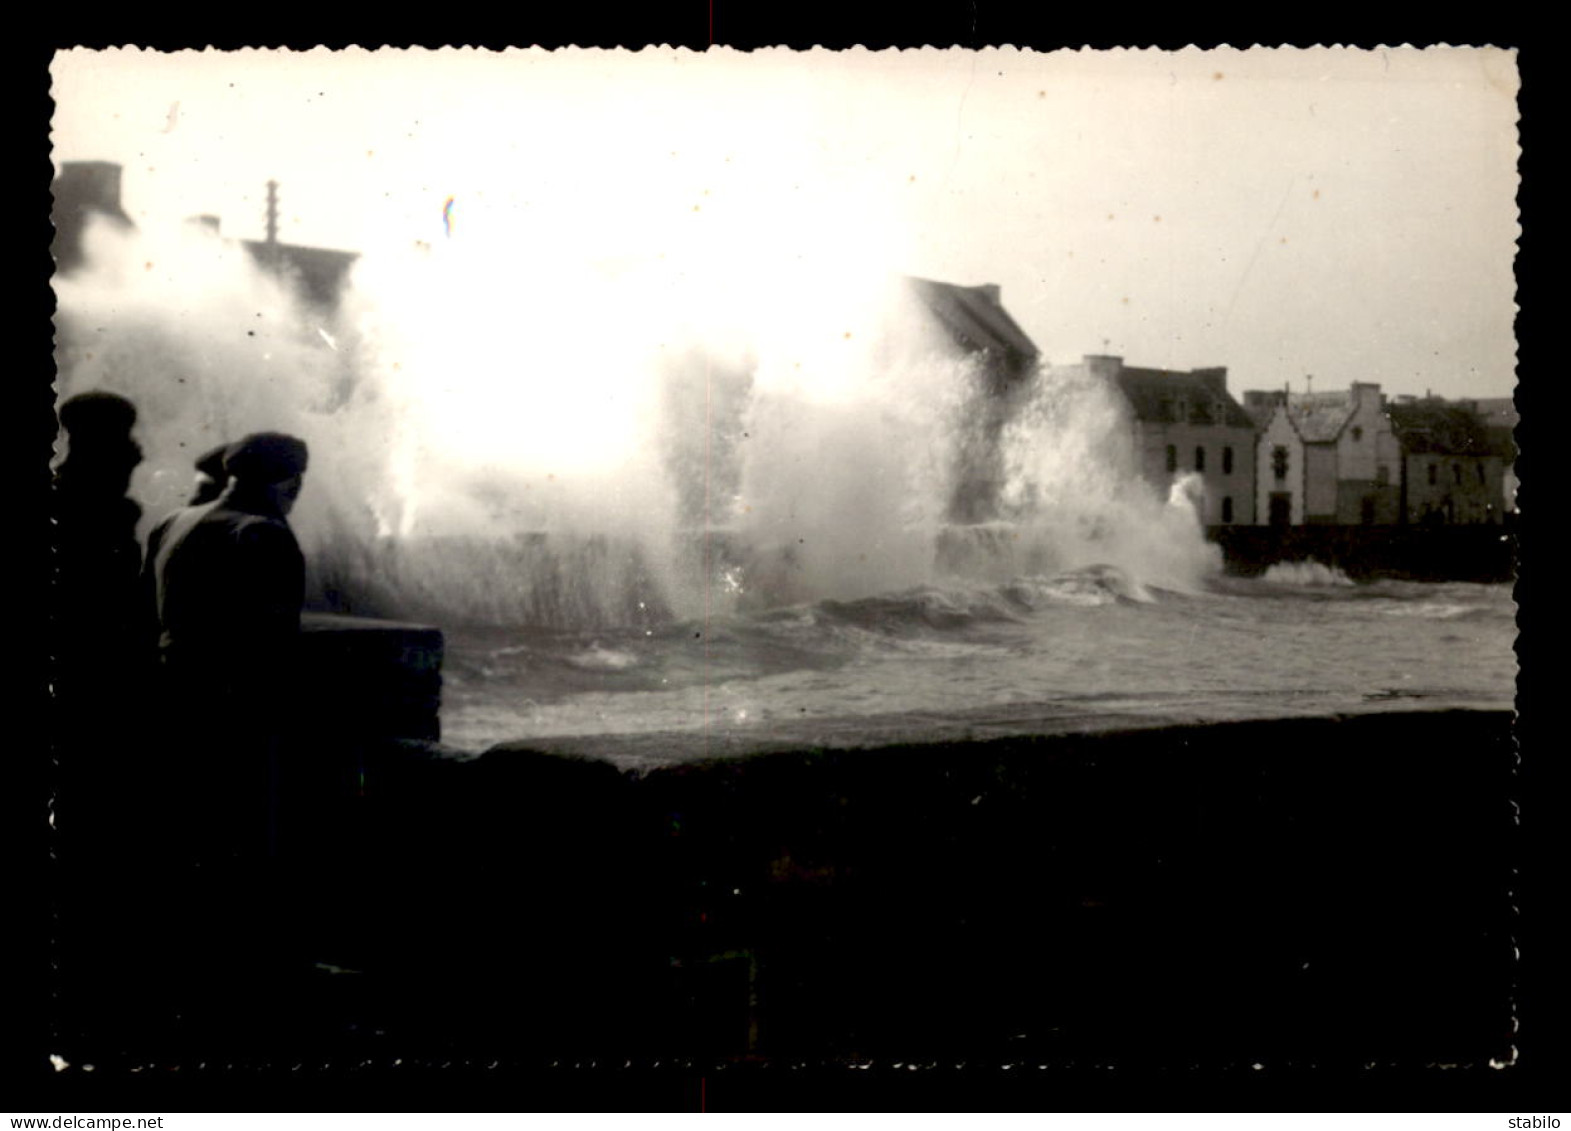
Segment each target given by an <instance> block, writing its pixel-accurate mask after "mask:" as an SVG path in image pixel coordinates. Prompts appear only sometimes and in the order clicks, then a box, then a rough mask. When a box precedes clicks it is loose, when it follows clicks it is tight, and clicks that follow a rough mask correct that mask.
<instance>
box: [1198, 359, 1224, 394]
mask: <svg viewBox="0 0 1571 1131" xmlns="http://www.w3.org/2000/svg"><path fill="white" fill-rule="evenodd" d="M1190 376H1192V377H1194V378H1195V379H1196V380H1198V381H1199V382H1200V383H1201V384H1202V385H1204V386H1205V387H1206V388H1208V389H1210V390H1211V391H1212V392H1214V393H1217V394H1218V395H1221V394H1225V393H1226V392H1227V366H1225V365H1213V366H1209V367H1207V368H1205V369H1192V370H1190Z"/></svg>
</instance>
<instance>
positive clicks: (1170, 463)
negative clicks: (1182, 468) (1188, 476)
mask: <svg viewBox="0 0 1571 1131" xmlns="http://www.w3.org/2000/svg"><path fill="white" fill-rule="evenodd" d="M1167 470H1168V472H1169V473H1172V472H1174V471H1177V470H1178V447H1177V445H1175V444H1169V445H1168V446H1167Z"/></svg>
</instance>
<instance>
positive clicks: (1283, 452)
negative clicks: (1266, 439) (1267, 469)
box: [1271, 444, 1287, 479]
mask: <svg viewBox="0 0 1571 1131" xmlns="http://www.w3.org/2000/svg"><path fill="white" fill-rule="evenodd" d="M1271 474H1272V475H1275V476H1276V477H1277V478H1278V479H1286V478H1287V445H1286V444H1277V445H1276V446H1275V447H1273V448H1272V449H1271Z"/></svg>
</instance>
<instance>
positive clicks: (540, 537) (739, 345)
mask: <svg viewBox="0 0 1571 1131" xmlns="http://www.w3.org/2000/svg"><path fill="white" fill-rule="evenodd" d="M454 231H455V235H454V236H453V237H452V238H451V239H449V240H447V241H444V242H442V243H440V244H438V245H436V246H430V247H426V246H416V247H410V248H406V249H404V250H403V251H401V252H396V253H377V254H368V255H366V256H365V257H363V258H362V259H361V260H360V261H359V262H358V264H357V265H356V268H355V271H354V274H353V277H352V280H351V285H350V286H349V287H348V289H347V290H346V291H345V293H344V294H343V295H342V296H341V299H340V301H339V303H338V304H337V307H336V309H334V310H332V311H325V310H323V309H322V308H320V307H319V306H314V305H312V304H309V303H304V302H301V301H300V300H299V299H298V297H297V296H296V295H294V294H293V293H292V292H291V290H290V288H289V287H288V286H287V285H286V283H285V282H284V281H281V280H280V278H279V277H278V276H276V275H274V274H272V273H270V272H268V271H265V270H262V269H260V268H259V267H258V265H257V264H256V263H255V262H254V261H253V260H252V258H251V256H250V255H249V254H248V253H247V252H246V251H245V249H244V248H243V247H241V246H239V245H236V244H234V243H232V242H226V241H223V240H220V239H218V238H217V237H216V236H214V235H213V234H212V233H211V232H210V231H205V230H202V229H196V228H192V227H189V226H180V227H176V228H172V229H163V230H145V231H143V232H140V233H135V234H132V235H129V236H127V235H121V234H116V233H113V232H109V231H103V230H94V231H92V232H90V233H89V248H90V251H91V253H92V266H91V268H90V269H89V270H88V271H86V272H81V273H78V274H77V275H75V276H73V277H70V278H66V279H61V280H59V281H58V284H57V285H58V287H59V293H60V308H61V313H60V317H59V327H60V364H61V389H60V391H61V395H62V396H64V395H69V394H70V393H71V392H75V391H79V390H80V389H84V388H90V387H105V388H110V389H114V390H116V391H119V392H123V393H125V394H126V395H128V396H130V397H131V398H132V399H133V400H135V401H136V402H137V404H138V405H139V407H140V408H141V409H142V413H143V425H142V434H143V439H144V445H145V446H146V447H147V449H148V460H147V463H146V464H145V465H144V467H143V469H142V471H141V473H140V474H139V477H138V481H137V483H136V485H135V488H134V490H135V493H136V494H137V496H138V497H139V498H140V499H141V500H142V502H143V503H144V505H145V506H146V509H147V511H148V515H149V521H153V520H155V519H156V518H157V517H160V516H161V515H162V514H163V513H166V512H167V511H168V510H170V509H172V508H173V507H175V506H177V505H179V504H180V503H181V502H183V500H184V496H185V494H186V492H187V491H188V489H189V482H190V460H191V458H192V457H193V456H194V454H196V453H197V452H200V451H201V450H203V449H204V448H206V447H208V446H210V445H211V444H212V443H216V442H218V441H219V440H227V439H232V438H235V437H237V436H239V435H241V434H243V433H245V432H248V431H253V430H259V429H264V428H265V429H276V430H282V431H289V432H293V433H296V434H298V435H300V436H302V437H303V438H305V439H306V440H307V442H308V443H309V444H310V445H311V449H312V467H311V470H310V472H309V474H308V477H307V489H306V492H305V494H304V495H303V496H302V499H301V502H300V505H299V507H298V508H297V511H296V513H295V516H294V518H293V521H294V523H295V525H296V527H297V529H298V530H299V532H300V535H301V540H302V543H303V545H304V547H305V549H306V552H307V555H308V558H309V560H310V563H311V574H312V579H313V589H314V592H313V600H314V601H315V602H316V603H318V604H320V605H322V606H323V607H327V608H332V609H337V610H340V611H350V612H362V613H372V614H378V615H384V616H394V617H406V618H420V619H428V620H432V621H434V622H436V623H440V624H443V625H447V626H460V625H475V626H483V625H499V626H500V625H515V626H536V627H552V628H575V629H583V628H588V629H594V628H599V627H617V628H638V627H648V628H651V629H652V628H653V627H655V626H659V625H663V624H669V623H673V622H679V621H684V620H693V619H697V618H700V617H710V616H714V615H717V614H718V615H724V614H727V613H730V612H732V611H737V610H747V609H761V608H771V607H779V606H783V605H789V604H795V603H802V602H812V601H818V600H823V599H835V600H855V599H859V598H866V597H869V596H874V595H877V594H881V593H889V592H896V591H900V590H903V589H908V588H912V587H916V586H922V585H929V584H932V583H935V582H940V581H942V580H943V579H945V578H948V577H956V576H958V577H962V578H971V579H975V580H982V581H987V582H990V583H1001V582H1004V581H1007V580H1009V579H1010V578H1012V577H1017V576H1022V575H1025V576H1048V575H1051V574H1053V573H1054V572H1055V571H1065V570H1072V569H1076V568H1078V567H1083V566H1090V565H1100V564H1109V565H1113V566H1116V567H1118V568H1119V569H1120V570H1122V571H1123V572H1124V573H1125V574H1126V575H1127V576H1128V577H1129V579H1130V583H1131V588H1132V592H1134V593H1135V594H1137V595H1138V594H1139V593H1140V592H1141V590H1140V587H1141V586H1142V585H1154V586H1164V587H1175V588H1186V587H1192V586H1193V585H1195V584H1197V579H1198V578H1199V577H1201V576H1203V575H1204V573H1205V572H1206V571H1207V570H1209V569H1211V568H1214V565H1215V554H1214V551H1213V550H1212V548H1210V547H1207V546H1205V545H1204V543H1203V541H1202V539H1201V535H1200V527H1199V523H1198V520H1197V518H1196V516H1195V514H1194V512H1193V510H1192V508H1190V507H1189V506H1187V505H1186V503H1185V499H1184V493H1183V491H1182V490H1180V491H1178V492H1177V493H1176V495H1175V498H1174V499H1173V500H1166V501H1164V499H1163V498H1162V497H1161V494H1160V493H1159V492H1158V491H1156V490H1155V489H1153V487H1152V486H1150V485H1149V484H1146V483H1144V482H1143V481H1142V480H1140V479H1139V477H1138V476H1137V475H1136V474H1135V473H1134V472H1133V470H1132V468H1133V459H1132V456H1131V453H1130V451H1129V429H1128V424H1127V418H1126V417H1125V416H1124V415H1123V414H1124V412H1125V411H1126V410H1125V409H1124V407H1123V406H1122V402H1121V401H1120V400H1119V399H1118V398H1117V397H1116V394H1113V393H1111V392H1110V391H1109V390H1107V389H1106V388H1105V387H1097V386H1095V385H1093V384H1090V383H1083V384H1079V385H1071V384H1066V383H1064V382H1062V381H1060V382H1058V383H1056V384H1049V383H1048V382H1046V381H1045V380H1044V379H1043V378H1042V377H1041V376H1039V375H1036V374H1032V375H1030V376H1029V377H1028V379H1027V380H1025V381H1022V382H1019V383H1018V384H1016V385H1013V386H1010V387H1009V388H1007V389H1004V390H1000V389H999V388H998V387H997V386H996V382H994V381H992V379H991V378H990V375H989V373H988V369H987V361H986V359H985V358H984V357H983V356H982V355H980V354H976V353H968V352H966V351H964V350H962V349H961V348H960V347H959V346H957V345H956V344H955V343H954V342H953V340H951V339H950V338H949V337H948V336H947V335H946V334H945V333H943V332H942V331H940V330H939V329H938V327H937V325H936V323H935V321H934V320H933V319H932V317H931V314H930V312H929V311H927V310H926V309H924V308H923V307H922V305H921V304H920V303H918V302H916V301H915V300H914V298H913V296H912V292H911V290H910V288H909V287H908V286H907V285H906V283H905V280H904V279H902V277H900V276H898V275H895V274H892V273H891V272H889V271H887V270H885V269H884V268H882V267H878V268H876V269H874V268H872V267H869V266H868V265H867V262H853V261H844V260H842V261H838V262H836V261H834V260H833V259H832V258H831V257H827V256H826V255H825V254H824V253H823V249H821V248H819V249H813V248H807V249H806V250H804V251H803V252H802V253H801V254H799V255H797V256H795V257H794V258H791V259H782V260H780V261H777V262H776V261H771V262H767V263H764V262H754V261H752V260H750V259H749V258H748V257H747V255H746V254H745V252H744V253H736V252H733V253H731V255H730V257H729V258H728V259H726V258H722V259H721V260H719V261H715V262H700V261H698V260H695V259H693V258H691V257H690V258H687V259H684V258H683V257H682V256H680V255H677V254H673V255H671V256H669V257H661V256H656V257H653V258H647V259H643V260H637V261H633V260H621V261H615V262H586V261H581V260H578V259H574V258H573V257H571V256H560V257H558V258H555V259H548V258H547V256H546V254H545V253H544V252H543V251H542V250H541V249H539V248H531V247H529V246H526V245H524V244H521V243H519V242H518V241H517V240H516V239H515V238H512V237H510V236H509V234H508V233H506V232H505V231H503V232H488V231H486V230H485V228H484V223H483V219H482V218H478V217H470V218H469V219H468V220H467V222H466V224H465V225H464V226H463V228H462V238H460V235H459V234H456V233H458V232H459V229H457V228H456V227H455V229H454ZM711 250H712V249H711ZM149 264H151V266H148V265H149ZM962 499H964V501H965V504H966V505H965V506H964V507H960V506H959V505H958V503H959V501H960V500H962ZM960 511H964V512H965V513H967V514H970V515H973V516H976V515H981V516H985V519H986V521H966V522H957V521H956V518H957V513H958V512H960Z"/></svg>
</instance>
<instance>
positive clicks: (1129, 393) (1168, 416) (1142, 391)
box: [1117, 366, 1257, 430]
mask: <svg viewBox="0 0 1571 1131" xmlns="http://www.w3.org/2000/svg"><path fill="white" fill-rule="evenodd" d="M1117 380H1118V387H1119V388H1120V389H1121V390H1123V394H1124V396H1125V398H1127V399H1128V401H1129V404H1130V407H1131V408H1133V409H1134V412H1135V418H1136V419H1138V420H1143V421H1146V422H1148V423H1153V424H1182V423H1188V424H1218V425H1222V426H1224V427H1227V428H1248V429H1250V430H1254V429H1255V428H1256V427H1257V425H1256V424H1255V420H1254V418H1253V417H1252V416H1250V415H1249V414H1248V413H1247V412H1245V411H1244V408H1243V406H1242V405H1240V404H1239V403H1238V402H1237V401H1235V400H1234V399H1233V396H1232V394H1231V393H1229V392H1228V391H1227V390H1226V389H1225V388H1222V389H1220V390H1219V389H1218V387H1217V385H1216V383H1215V381H1214V379H1212V378H1208V377H1206V376H1205V375H1203V374H1201V373H1192V372H1188V371H1186V370H1182V369H1141V368H1138V367H1135V366H1124V367H1123V368H1121V369H1120V370H1119V371H1118V378H1117ZM1180 402H1182V405H1181V404H1180ZM1180 407H1183V408H1184V409H1185V412H1184V414H1183V416H1182V418H1180V414H1179V408H1180Z"/></svg>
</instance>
